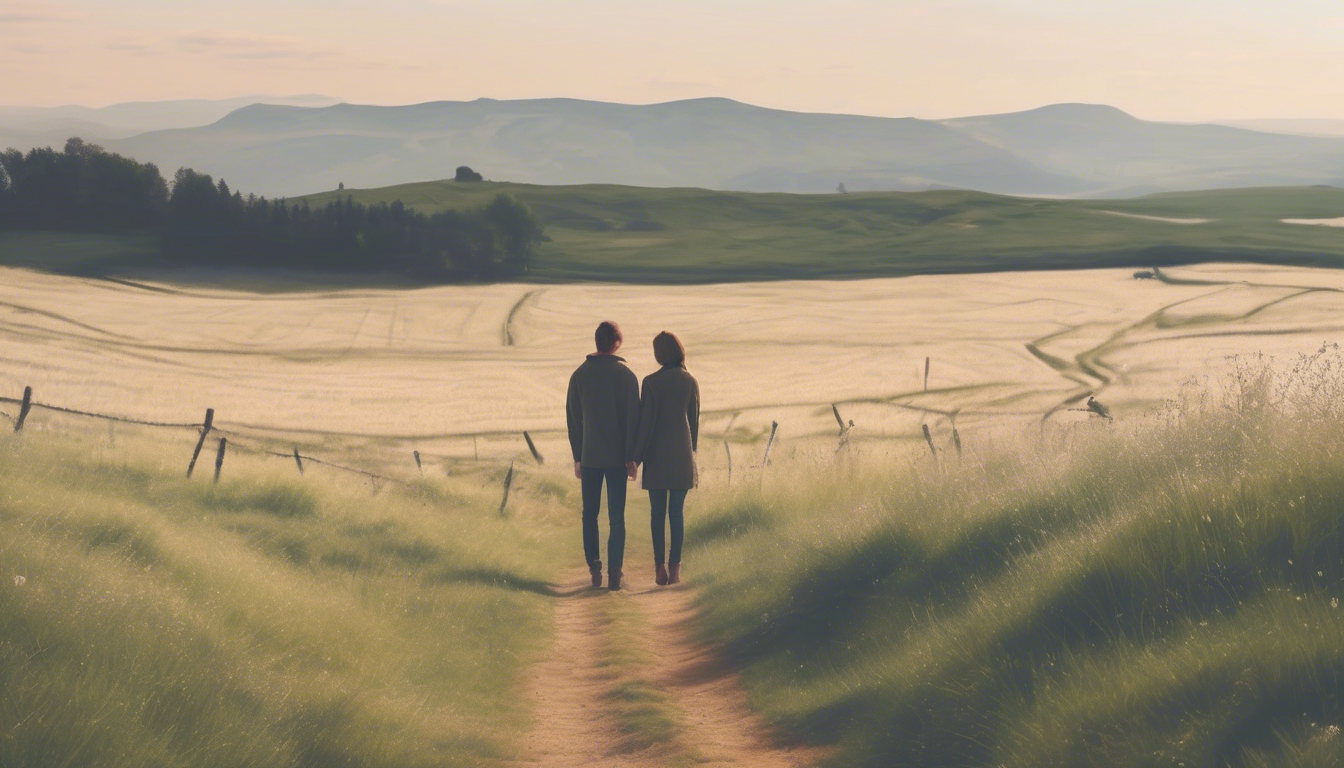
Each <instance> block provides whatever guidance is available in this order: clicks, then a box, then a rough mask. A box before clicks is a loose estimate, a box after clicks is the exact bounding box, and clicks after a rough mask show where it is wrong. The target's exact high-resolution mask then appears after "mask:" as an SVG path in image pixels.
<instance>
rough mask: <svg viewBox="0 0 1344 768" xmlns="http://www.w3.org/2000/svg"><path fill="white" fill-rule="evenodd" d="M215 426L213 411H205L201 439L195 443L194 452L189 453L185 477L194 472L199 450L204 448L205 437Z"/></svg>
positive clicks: (212, 409)
mask: <svg viewBox="0 0 1344 768" xmlns="http://www.w3.org/2000/svg"><path fill="white" fill-rule="evenodd" d="M214 425H215V409H214V408H206V409H205V423H203V424H202V425H201V439H200V440H197V441H196V450H194V451H192V452H191V463H190V464H188V465H187V477H191V473H192V472H194V471H195V470H196V459H198V458H200V456H201V448H202V447H204V446H205V436H206V435H208V434H210V428H211V427H213V426H214Z"/></svg>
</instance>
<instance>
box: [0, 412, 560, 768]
mask: <svg viewBox="0 0 1344 768" xmlns="http://www.w3.org/2000/svg"><path fill="white" fill-rule="evenodd" d="M130 443H131V441H129V440H126V439H119V440H118V447H117V449H116V450H115V452H114V451H112V450H111V449H104V448H102V447H100V445H99V444H98V441H96V440H91V439H85V440H79V439H72V438H68V437H57V436H53V435H50V434H43V433H41V432H31V431H30V433H25V434H24V435H23V436H22V437H21V438H15V437H7V438H0V692H3V693H0V765H4V766H28V765H44V766H47V765H49V766H62V765H80V766H125V765H155V766H210V765H265V766H315V767H316V766H322V767H323V768H329V767H331V766H356V765H358V766H397V767H398V768H406V767H408V766H444V765H461V766H476V765H483V764H491V763H494V762H496V761H497V760H498V759H500V758H507V757H511V756H513V749H514V747H513V745H514V744H515V743H516V741H515V737H516V735H517V733H518V732H519V731H521V729H523V728H525V727H526V725H527V721H526V717H527V713H526V712H524V711H523V709H522V704H521V702H520V701H519V700H518V699H519V697H518V696H517V689H518V680H519V675H520V674H521V672H522V670H523V668H524V667H525V666H526V665H527V664H529V663H530V662H531V661H532V660H533V659H534V658H535V657H536V656H537V655H538V654H539V653H540V652H541V650H542V649H543V648H544V646H545V644H546V643H547V641H548V637H549V615H550V614H549V607H548V606H547V605H546V602H545V598H544V597H542V596H541V594H540V593H541V592H542V587H543V584H544V581H545V579H546V578H547V576H548V575H549V573H550V571H551V568H552V567H553V565H554V557H553V555H554V554H555V548H554V546H553V545H552V543H551V542H550V541H549V540H548V539H547V537H546V532H547V531H548V530H550V529H549V528H548V525H549V521H547V520H537V519H530V520H527V521H526V523H527V524H518V523H519V522H520V521H519V520H518V519H516V518H517V517H518V516H520V515H528V514H531V513H529V512H527V511H526V510H522V511H519V510H515V512H514V513H513V514H514V516H515V519H512V520H503V519H500V518H498V516H497V514H496V506H497V504H498V498H497V496H498V494H497V490H498V489H497V488H495V487H492V488H489V489H486V490H485V491H480V490H479V489H476V488H475V487H474V485H473V484H457V485H455V484H453V483H451V482H450V481H447V480H425V481H423V482H422V483H420V484H418V485H417V486H415V487H413V488H411V489H408V490H405V491H400V490H396V489H385V490H383V491H381V492H380V493H379V494H378V495H377V496H372V495H370V492H369V488H368V485H367V483H360V484H351V485H350V486H345V485H342V482H341V481H340V480H339V479H333V478H330V477H323V478H321V479H319V478H316V477H309V478H304V479H300V478H298V477H296V476H294V475H293V471H292V470H293V467H292V464H291V465H289V466H286V467H283V471H282V468H281V467H279V466H278V465H277V466H276V468H275V469H274V470H272V471H267V470H265V469H264V468H262V469H257V470H256V471H243V470H242V469H239V466H241V465H235V466H234V470H233V472H232V473H230V472H226V474H225V478H224V479H223V480H222V481H221V482H220V483H219V484H218V485H211V484H210V483H209V481H208V474H207V477H206V478H202V477H201V473H199V472H198V475H197V478H196V480H194V481H188V480H186V479H185V478H182V477H181V475H180V473H181V469H182V468H181V466H179V465H180V464H181V461H182V458H183V457H182V456H181V455H180V451H178V450H175V451H173V452H172V453H171V455H169V454H167V453H163V452H161V451H158V450H157V449H155V448H153V447H151V446H145V445H141V446H139V447H134V446H132V445H131V444H130ZM237 461H238V462H242V461H243V459H237ZM519 506H522V505H519ZM552 538H554V537H552Z"/></svg>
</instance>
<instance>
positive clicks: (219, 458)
mask: <svg viewBox="0 0 1344 768" xmlns="http://www.w3.org/2000/svg"><path fill="white" fill-rule="evenodd" d="M228 447H229V438H227V437H221V438H219V453H217V454H215V482H216V483H218V482H219V471H220V470H221V469H223V468H224V450H225V449H226V448H228Z"/></svg>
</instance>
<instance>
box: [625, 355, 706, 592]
mask: <svg viewBox="0 0 1344 768" xmlns="http://www.w3.org/2000/svg"><path fill="white" fill-rule="evenodd" d="M653 356H654V358H655V359H657V360H658V364H659V365H661V366H662V368H661V369H659V370H658V371H657V372H656V373H652V374H649V375H648V376H645V377H644V391H643V394H642V395H641V397H640V415H639V432H638V433H637V435H636V437H635V463H636V464H643V465H644V489H645V490H647V491H648V492H649V512H650V516H649V525H650V527H651V528H652V529H653V558H654V566H655V568H656V573H655V576H654V580H655V581H657V582H658V585H659V586H663V585H665V584H676V583H678V582H680V581H681V542H682V531H683V527H682V507H683V506H684V505H685V503H686V492H687V491H689V490H690V489H692V488H694V487H695V481H696V471H695V448H696V442H697V440H698V439H699V433H700V385H699V384H697V383H696V381H695V377H694V376H692V375H691V374H690V372H689V371H687V370H686V348H685V347H683V346H682V345H681V341H680V340H679V339H678V338H677V337H676V336H673V335H672V334H670V333H668V332H667V331H663V332H662V333H660V334H658V335H657V336H655V337H654V339H653ZM665 518H666V520H667V523H668V526H669V527H670V528H671V530H672V547H671V551H670V552H669V553H668V558H667V565H666V566H664V565H663V528H664V523H663V520H664V519H665Z"/></svg>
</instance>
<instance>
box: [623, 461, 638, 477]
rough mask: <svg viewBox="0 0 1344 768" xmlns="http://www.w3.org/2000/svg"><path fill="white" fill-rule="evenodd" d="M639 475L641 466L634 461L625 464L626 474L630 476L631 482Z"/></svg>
mask: <svg viewBox="0 0 1344 768" xmlns="http://www.w3.org/2000/svg"><path fill="white" fill-rule="evenodd" d="M638 473H639V464H637V463H635V462H633V461H627V462H625V474H627V475H629V476H630V479H631V480H634V479H635V475H636V474H638Z"/></svg>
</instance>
